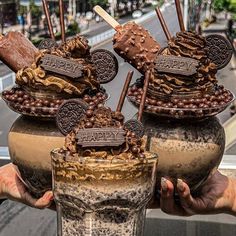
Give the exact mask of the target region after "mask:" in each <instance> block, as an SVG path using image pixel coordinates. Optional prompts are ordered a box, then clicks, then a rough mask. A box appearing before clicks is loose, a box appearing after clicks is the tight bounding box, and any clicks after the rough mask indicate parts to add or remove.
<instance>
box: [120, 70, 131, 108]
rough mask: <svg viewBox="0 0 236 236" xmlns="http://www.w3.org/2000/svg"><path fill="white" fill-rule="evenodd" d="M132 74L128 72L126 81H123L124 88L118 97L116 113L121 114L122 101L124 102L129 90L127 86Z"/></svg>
mask: <svg viewBox="0 0 236 236" xmlns="http://www.w3.org/2000/svg"><path fill="white" fill-rule="evenodd" d="M133 74H134V72H133V71H129V73H128V74H127V77H126V81H125V84H124V87H123V89H122V93H121V95H120V100H119V103H118V105H117V108H116V111H117V112H121V110H122V107H123V105H124V101H125V96H126V94H127V91H128V89H129V84H130V82H131V80H132V77H133Z"/></svg>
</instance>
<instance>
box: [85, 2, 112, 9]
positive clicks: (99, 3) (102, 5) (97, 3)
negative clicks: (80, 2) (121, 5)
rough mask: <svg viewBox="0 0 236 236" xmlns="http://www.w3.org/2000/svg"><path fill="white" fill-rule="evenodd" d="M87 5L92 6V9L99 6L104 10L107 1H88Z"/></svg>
mask: <svg viewBox="0 0 236 236" xmlns="http://www.w3.org/2000/svg"><path fill="white" fill-rule="evenodd" d="M89 3H90V5H92V7H94V6H96V5H99V6H101V7H104V8H105V7H106V6H107V4H108V0H89Z"/></svg>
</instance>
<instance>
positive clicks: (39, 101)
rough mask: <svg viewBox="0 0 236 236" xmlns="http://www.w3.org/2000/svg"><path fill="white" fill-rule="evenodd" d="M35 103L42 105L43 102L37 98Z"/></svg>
mask: <svg viewBox="0 0 236 236" xmlns="http://www.w3.org/2000/svg"><path fill="white" fill-rule="evenodd" d="M35 102H36V103H42V102H43V100H42V99H39V98H37V99H36V100H35Z"/></svg>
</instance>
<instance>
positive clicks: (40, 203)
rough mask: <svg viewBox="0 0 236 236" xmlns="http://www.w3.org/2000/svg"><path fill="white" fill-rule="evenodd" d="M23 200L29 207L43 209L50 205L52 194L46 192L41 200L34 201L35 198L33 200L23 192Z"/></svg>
mask: <svg viewBox="0 0 236 236" xmlns="http://www.w3.org/2000/svg"><path fill="white" fill-rule="evenodd" d="M23 199H24V200H23V201H24V203H25V204H27V205H29V206H31V207H35V208H38V209H44V208H47V207H49V206H50V205H51V203H52V201H53V193H52V191H48V192H46V193H44V195H43V196H42V197H41V198H39V199H36V198H33V197H32V196H31V195H30V194H29V193H28V192H25V193H24V196H23Z"/></svg>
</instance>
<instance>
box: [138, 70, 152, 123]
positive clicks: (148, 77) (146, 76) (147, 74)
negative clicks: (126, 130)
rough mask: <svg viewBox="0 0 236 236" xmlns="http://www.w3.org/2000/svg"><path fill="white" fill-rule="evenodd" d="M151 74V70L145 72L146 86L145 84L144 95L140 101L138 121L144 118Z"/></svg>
mask: <svg viewBox="0 0 236 236" xmlns="http://www.w3.org/2000/svg"><path fill="white" fill-rule="evenodd" d="M150 76H151V73H150V71H147V72H146V73H145V81H144V86H143V95H142V98H141V103H140V106H139V110H138V121H141V119H142V115H143V110H144V107H145V102H146V96H147V90H148V84H149V80H150Z"/></svg>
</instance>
